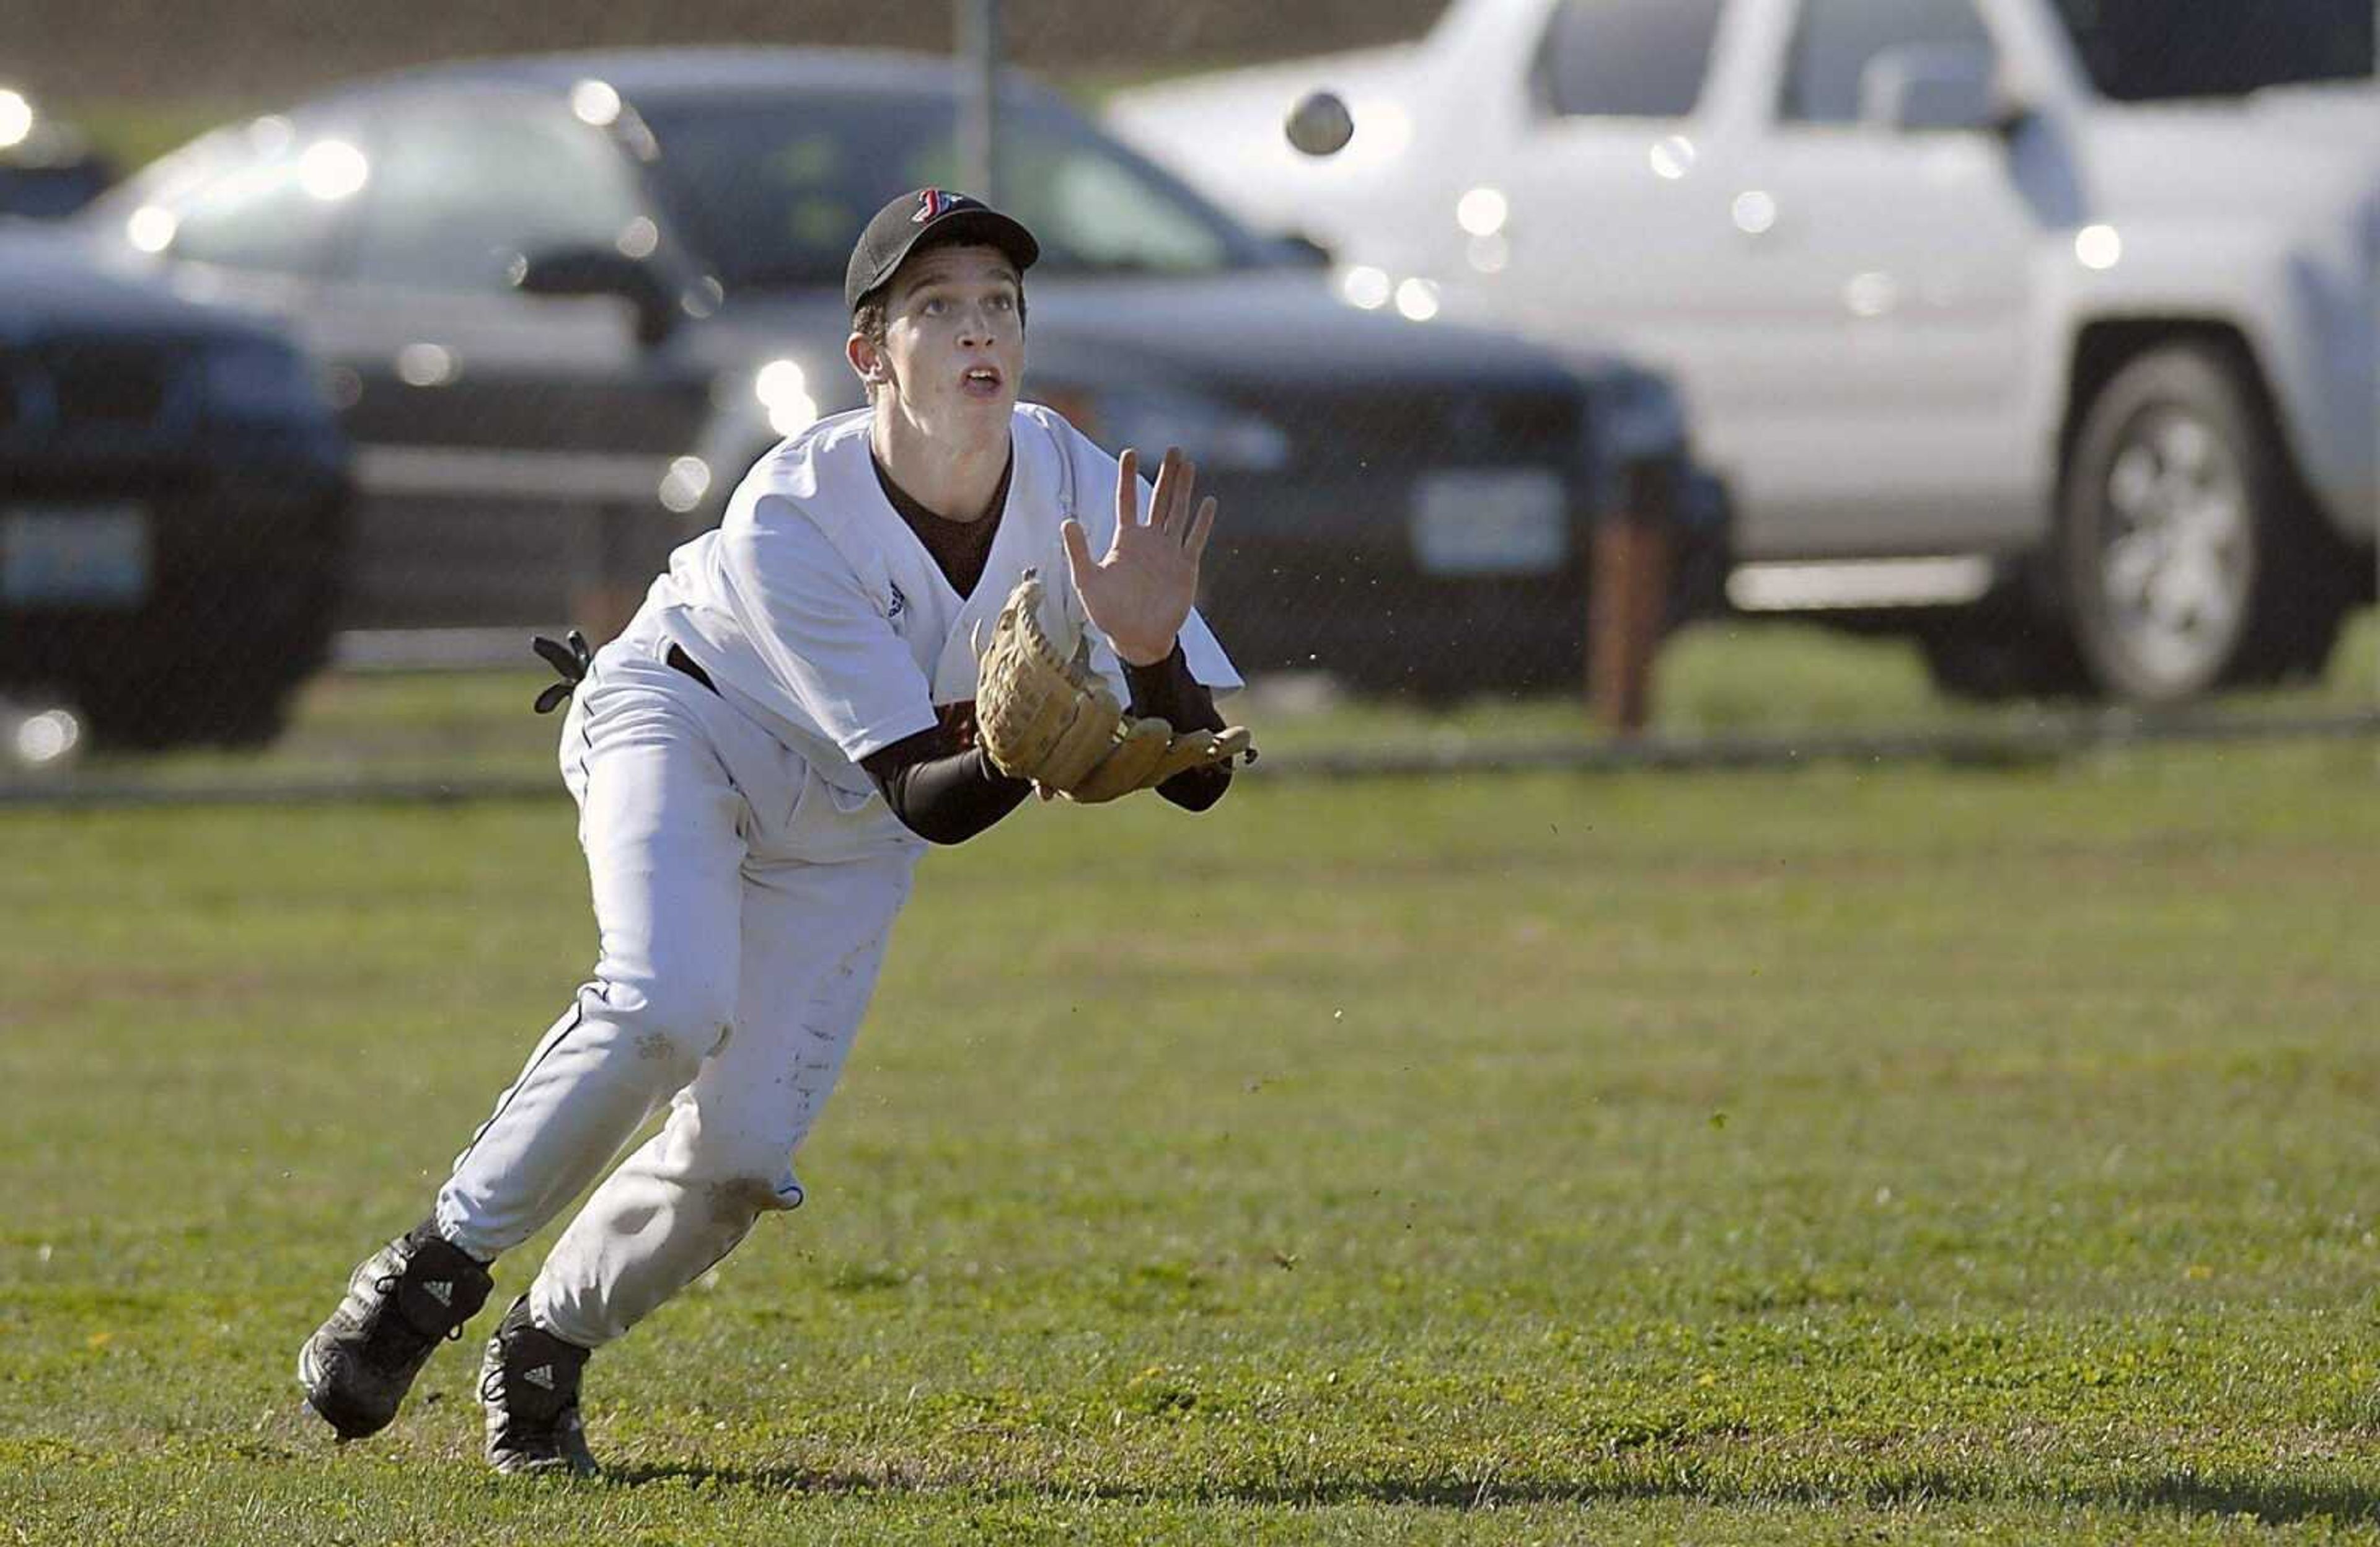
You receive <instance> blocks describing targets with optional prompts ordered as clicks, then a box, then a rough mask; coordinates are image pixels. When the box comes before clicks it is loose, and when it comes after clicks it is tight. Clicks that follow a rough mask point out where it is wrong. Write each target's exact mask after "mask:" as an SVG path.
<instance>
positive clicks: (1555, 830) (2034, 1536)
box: [0, 742, 2380, 1544]
mask: <svg viewBox="0 0 2380 1547" xmlns="http://www.w3.org/2000/svg"><path fill="white" fill-rule="evenodd" d="M2375 785H2380V767H2375V762H2374V749H2373V748H2372V747H2371V745H2370V744H2369V743H2368V742H2367V743H2361V744H2358V743H2344V744H2338V743H2335V744H2327V745H2275V746H2269V747H2259V748H2253V749H2239V748H2233V749H2218V750H2166V751H2159V752H2155V753H2150V752H2132V753H2124V754H2119V755H2114V756H2104V757H2094V758H2088V759H2082V760H2076V761H2068V762H2065V763H2062V764H2058V765H2056V766H2053V767H2048V768H2040V769H2034V770H2030V771H2015V772H2012V771H2007V770H2002V771H1998V772H1992V771H1982V770H1952V769H1941V768H1930V767H1911V768H1900V769H1880V770H1860V769H1856V768H1850V767H1836V768H1817V769H1812V770H1808V771H1804V772H1802V773H1798V774H1761V775H1751V774H1706V775H1694V776H1670V777H1660V778H1657V777H1651V776H1628V777H1612V778H1598V779H1584V778H1573V777H1561V776H1552V775H1536V776H1528V777H1510V778H1493V779H1490V778H1474V779H1457V780H1443V781H1438V782H1383V783H1357V784H1344V785H1323V784H1303V783H1288V782H1275V783H1271V784H1267V783H1266V782H1265V781H1263V780H1261V779H1257V780H1253V781H1250V782H1249V783H1248V784H1247V786H1246V787H1245V788H1244V789H1243V790H1241V791H1239V792H1237V793H1235V794H1234V796H1233V799H1232V800H1231V801H1229V802H1227V803H1226V805H1225V806H1224V807H1223V808H1222V809H1220V810H1218V811H1216V812H1215V813H1213V814H1212V815H1210V816H1208V817H1206V818H1201V819H1195V820H1194V819H1188V818H1184V817H1182V816H1180V815H1179V814H1178V813H1174V812H1172V811H1170V810H1166V809H1163V808H1160V807H1154V806H1153V805H1152V806H1150V807H1147V808H1142V809H1134V808H1131V807H1126V808H1121V809H1111V810H1101V811H1093V812H1083V811H1070V810H1031V811H1028V812H1026V813H1025V814H1024V816H1023V817H1022V818H1021V819H1020V820H1018V821H1016V822H1012V823H1011V824H1009V825H1008V826H1006V827H1003V828H1002V830H1000V831H999V832H996V833H994V834H991V835H990V836H989V837H987V838H985V839H983V840H981V841H979V842H978V843H977V844H976V845H973V846H970V847H967V848H965V849H961V850H958V851H955V852H951V853H946V854H940V855H936V856H934V857H932V858H930V859H929V860H928V862H927V864H928V871H927V873H926V875H925V877H924V879H923V882H922V883H921V886H920V891H919V897H918V900H917V903H916V904H915V906H914V907H913V908H912V910H911V912H910V914H909V916H908V917H907V918H906V919H905V921H904V924H903V927H902V932H901V934H900V936H899V937H898V940H897V942H896V945H895V949H894V955H893V960H892V968H891V969H890V972H889V974H888V981H887V982H886V983H885V986H884V989H883V992H882V993H881V994H880V997H879V1000H878V1003H877V1006H876V1009H875V1012H874V1013H873V1015H872V1017H871V1020H870V1022H869V1028H868V1032H867V1033H866V1035H865V1036H864V1037H863V1039H862V1041H861V1044H860V1048H859V1051H858V1053H857V1054H856V1056H855V1059H854V1062H853V1066H852V1069H851V1073H850V1075H849V1076H848V1078H846V1080H845V1082H844V1089H843V1090H841V1092H839V1094H838V1096H837V1098H836V1102H835V1104H834V1105H833V1106H832V1108H831V1109H830V1111H829V1114H828V1116H827V1118H826V1120H825V1122H824V1123H823V1124H822V1126H821V1127H820V1131H819V1133H818V1134H817V1136H816V1137H815V1139H813V1141H812V1143H811V1145H810V1147H809V1148H808V1150H807V1151H806V1152H805V1154H804V1157H803V1163H802V1171H803V1175H804V1178H805V1180H806V1181H807V1182H808V1183H809V1184H810V1185H811V1187H812V1200H811V1202H810V1203H809V1204H808V1205H807V1206H806V1207H805V1208H804V1209H803V1210H801V1211H800V1212H797V1213H795V1214H794V1215H791V1216H788V1217H785V1218H783V1219H777V1220H771V1221H769V1222H767V1223H766V1224H764V1225H763V1226H762V1228H761V1229H760V1231H759V1233H758V1234H757V1235H756V1236H755V1238H754V1239H753V1241H752V1242H751V1243H749V1244H748V1245H747V1247H746V1248H745V1249H743V1250H742V1251H741V1252H739V1253H738V1254H737V1255H736V1256H735V1257H734V1258H733V1259H731V1260H730V1261H728V1262H727V1263H726V1264H725V1265H724V1266H723V1267H722V1268H721V1269H720V1270H719V1271H718V1272H717V1273H715V1274H714V1275H713V1277H712V1278H711V1279H710V1280H708V1281H706V1282H705V1283H704V1284H703V1285H701V1286H700V1287H699V1288H698V1290H696V1291H694V1292H692V1293H690V1294H688V1295H687V1296H686V1297H684V1298H683V1299H682V1300H681V1301H679V1302H678V1303H676V1304H674V1305H673V1306H672V1307H670V1308H668V1309H665V1310H664V1311H663V1312H662V1313H661V1314H660V1315H659V1316H657V1317H656V1318H655V1319H654V1321H653V1322H650V1324H649V1325H648V1326H646V1327H644V1328H642V1329H640V1330H639V1331H638V1333H637V1334H636V1335H634V1336H633V1337H631V1338H630V1339H628V1340H627V1341H625V1342H624V1343H622V1344H621V1345H619V1346H616V1347H614V1348H613V1349H609V1350H606V1351H605V1352H604V1353H602V1354H601V1355H600V1356H599V1358H598V1359H597V1360H596V1362H595V1364H594V1365H593V1366H592V1368H591V1370H590V1374H589V1419H590V1423H591V1427H592V1431H593V1435H594V1439H595V1443H596V1444H597V1447H598V1450H599V1453H600V1454H601V1455H603V1456H605V1458H606V1459H607V1461H608V1462H610V1463H611V1464H612V1466H613V1468H614V1471H613V1476H612V1477H611V1478H610V1479H608V1480H604V1481H602V1482H600V1483H596V1484H591V1485H579V1484H569V1483H561V1484H549V1485H531V1486H528V1487H517V1486H515V1487H506V1486H500V1485H498V1484H497V1483H495V1482H494V1481H493V1480H490V1479H489V1478H487V1477H486V1476H484V1475H483V1473H482V1470H481V1468H480V1463H479V1461H478V1458H477V1450H476V1446H477V1440H478V1436H477V1431H476V1419H477V1414H476V1410H475V1408H474V1407H472V1405H471V1403H470V1401H469V1400H468V1392H469V1385H470V1370H471V1367H472V1361H473V1360H474V1358H475V1357H476V1348H477V1339H476V1338H473V1339H470V1340H467V1341H466V1342H465V1343H463V1344H461V1345H458V1346H456V1347H455V1348H454V1349H451V1350H448V1351H445V1352H443V1353H442V1354H441V1355H440V1356H439V1357H438V1358H436V1359H435V1360H433V1362H432V1364H431V1369H430V1370H429V1372H428V1374H427V1376H426V1377H425V1379H424V1381H423V1383H422V1385H421V1386H420V1388H419V1390H418V1392H417V1395H416V1398H415V1401H414V1402H413V1404H412V1405H411V1406H410V1407H408V1409H407V1414H406V1415H405V1417H404V1418H402V1419H400V1420H399V1422H398V1423H397V1424H396V1426H395V1428H394V1429H392V1430H391V1431H389V1432H388V1433H387V1434H385V1435H383V1436H382V1437H380V1438H378V1439H376V1440H374V1441H371V1442H369V1443H364V1444H361V1445H358V1446H355V1447H351V1448H349V1449H347V1450H346V1451H344V1452H343V1451H339V1450H336V1449H334V1447H333V1446H332V1445H331V1444H330V1443H328V1442H327V1440H326V1439H325V1437H324V1432H323V1431H320V1430H319V1428H318V1426H316V1425H315V1424H314V1423H313V1422H312V1421H311V1420H310V1419H305V1418H303V1417H302V1416H301V1413H300V1410H299V1408H298V1406H297V1400H296V1392H295V1388H294V1386H293V1384H292V1383H291V1381H290V1376H289V1366H290V1362H291V1358H292V1355H293V1353H294V1350H295V1348H296V1346H297V1342H298V1340H299V1339H300V1338H301V1337H302V1336H303V1335H304V1334H305V1333H306V1332H307V1331H308V1330H309V1329H310V1326H311V1325H312V1323H313V1322H315V1321H316V1320H318V1319H319V1318H320V1316H321V1315H322V1312H323V1311H324V1310H325V1309H327V1307H328V1305H329V1303H330V1301H331V1299H332V1297H334V1292H335V1290H336V1288H337V1287H338V1285H339V1284H340V1282H341V1280H342V1278H343V1275H344V1274H345V1273H346V1270H347V1268H348V1267H349V1266H350V1264H351V1263H352V1261H354V1260H355V1259H356V1258H357V1257H358V1256H359V1255H360V1254H361V1253H362V1252H363V1251H365V1250H366V1249H369V1248H370V1246H371V1245H373V1244H374V1242H375V1240H376V1238H378V1237H380V1236H385V1235H387V1234H390V1233H393V1232H394V1231H395V1230H397V1229H399V1228H402V1227H403V1226H404V1225H406V1224H408V1223H410V1222H411V1220H412V1219H414V1218H415V1217H417V1216H418V1215H419V1212H421V1210H422V1209H423V1207H424V1206H425V1203H426V1200H427V1199H428V1197H429V1194H430V1192H431V1188H432V1187H433V1186H434V1183H435V1180H436V1178H437V1177H438V1176H439V1175H443V1168H444V1166H445V1163H446V1162H447V1161H448V1159H449V1158H450V1157H451V1155H452V1154H453V1152H454V1151H455V1149H456V1148H458V1147H459V1145H460V1143H461V1142H462V1140H463V1139H465V1138H466V1137H467V1136H468V1131H469V1129H470V1127H471V1126H472V1125H473V1124H475V1123H476V1122H477V1121H478V1119H479V1118H480V1116H481V1115H483V1114H484V1112H485V1110H486V1107H487V1105H488V1103H489V1102H490V1101H491V1100H492V1097H493V1095H494V1093H495V1091H496V1090H498V1089H499V1088H500V1086H501V1085H502V1084H503V1083H504V1080H505V1079H506V1078H508V1077H509V1075H510V1073H511V1072H512V1070H513V1069H514V1068H515V1066H516V1064H517V1061H518V1059H519V1057H520V1056H521V1054H523V1053H524V1051H525V1050H526V1048H527V1046H528V1042H529V1041H530V1040H531V1039H532V1038H533V1037H534V1035H535V1034H536V1033H537V1032H538V1031H539V1030H540V1029H541V1028H542V1027H543V1026H544V1025H545V1024H546V1022H547V1020H548V1019H549V1018H550V1017H551V1015H552V1013H553V1009H554V1007H555V1006H556V1005H558V1004H559V1003H560V1002H561V1001H562V1000H563V999H564V997H565V995H566V994H567V993H568V992H569V990H570V987H571V985H572V984H573V983H574V982H575V981H577V977H578V976H579V975H580V974H581V973H582V972H583V970H584V968H585V964H586V961H587V959H588V957H589V953H590V949H591V938H590V937H591V930H590V928H589V920H588V918H587V914H586V911H585V905H584V901H583V879H582V876H581V874H580V872H579V871H578V868H577V855H576V851H575V848H574V847H573V842H572V834H571V822H570V819H569V813H568V809H567V807H566V805H565V804H564V803H563V802H562V801H561V800H560V799H559V798H548V799H542V800H523V801H516V802H492V803H484V804H477V805H466V806H461V807H451V808H443V809H441V808H410V809H405V808H386V807H353V808H347V807H327V808H309V809H297V810H289V809H279V810H276V809H273V808H270V807H255V808H231V809H224V810H207V811H197V812H194V811H187V810H186V811H172V810H150V811H115V812H82V813H77V812H67V811H17V812H8V813H0V918H5V919H6V920H7V923H6V929H5V931H0V1088H5V1090H6V1091H7V1092H8V1095H7V1098H6V1100H7V1110H8V1112H9V1114H10V1120H9V1121H8V1122H7V1123H6V1125H5V1129H4V1130H0V1176H5V1177H6V1182H7V1185H8V1204H9V1207H8V1209H7V1212H6V1218H5V1220H0V1541H7V1540H12V1539H13V1540H18V1541H38V1542H59V1543H67V1542H75V1543H80V1542H91V1541H121V1542H140V1543H210V1544H213V1543H243V1542H268V1541H269V1542H304V1543H322V1542H348V1543H366V1542H398V1541H405V1542H419V1543H431V1542H461V1541H474V1542H478V1541H506V1542H554V1541H585V1542H605V1543H664V1542H667V1543H686V1544H695V1543H711V1542H756V1543H757V1542H780V1541H801V1540H842V1541H919V1540H937V1539H939V1540H952V1541H981V1540H992V1541H1009V1540H1014V1541H1042V1540H1047V1541H1072V1540H1108V1541H1150V1540H1170V1541H1201V1542H1204V1541H1250V1540H1281V1541H1288V1540H1298V1541H1308V1540H1311V1541H1382V1540H1402V1541H1453V1540H1463V1541H1655V1540H1677V1541H1704V1542H1733V1541H1779V1540H1784V1541H1829V1542H1834V1541H1937V1540H1977V1541H2008V1542H2030V1541H2043V1540H2048V1539H2053V1538H2054V1539H2060V1540H2099V1541H2199V1540H2238V1539H2253V1538H2263V1537H2265V1536H2274V1537H2292V1538H2294V1537H2301V1536H2302V1537H2306V1538H2315V1537H2328V1536H2331V1535H2335V1534H2350V1535H2354V1536H2358V1537H2361V1538H2364V1539H2368V1540H2380V1297H2375V1294H2374V1289H2375V1285H2380V1205H2375V1202H2374V1197H2375V1193H2374V1182H2375V1179H2380V1122H2375V1121H2374V1118H2375V1106H2376V1105H2380V1044H2375V1041H2374V1038H2373V1035H2372V1031H2373V1027H2374V1004H2375V1003H2380V952H2375V951H2374V949H2373V946H2372V934H2373V920H2374V903H2375V902H2380V800H2375V798H2374V797H2375V793H2380V790H2375ZM536 1256H537V1253H536V1250H535V1249H528V1250H524V1251H523V1252H521V1253H519V1254H516V1257H515V1258H511V1259H507V1260H506V1261H504V1263H503V1264H501V1265H500V1268H499V1284H498V1289H499V1294H500V1296H506V1297H508V1296H509V1294H510V1293H511V1292H513V1290H514V1289H516V1287H517V1286H518V1285H521V1284H523V1283H525V1282H526V1279H527V1277H528V1274H529V1273H530V1272H531V1271H532V1270H533V1268H534V1263H535V1259H536ZM475 1331H478V1332H479V1333H480V1334H484V1331H485V1322H483V1323H482V1324H481V1325H480V1327H479V1328H477V1329H475ZM12 1533H13V1536H12Z"/></svg>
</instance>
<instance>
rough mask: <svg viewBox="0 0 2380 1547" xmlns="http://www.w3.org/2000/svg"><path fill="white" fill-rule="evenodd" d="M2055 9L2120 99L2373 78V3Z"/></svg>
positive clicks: (2282, 1)
mask: <svg viewBox="0 0 2380 1547" xmlns="http://www.w3.org/2000/svg"><path fill="white" fill-rule="evenodd" d="M2058 14H2059V15H2060V16H2061V17H2063V18H2064V19H2065V22H2066V27H2067V30H2069V31H2070V32H2071V33H2072V34H2073V36H2074V43H2075V47H2076V49H2077V51H2078V52H2080V53H2081V55H2083V67H2084V68H2085V69H2087V70H2089V71H2090V72H2091V79H2092V82H2093V83H2094V84H2095V85H2096V86H2097V87H2098V89H2099V91H2101V93H2102V94H2104V95H2106V96H2108V97H2111V98H2113V99H2115V100H2116V101H2118V102H2154V101H2157V100H2160V99H2165V98H2172V97H2236V96H2244V95H2246V94H2247V93H2248V92H2250V91H2261V90H2263V89H2264V88H2265V87H2267V86H2287V85H2294V84H2301V83H2304V82H2310V81H2323V80H2369V79H2372V75H2373V3H2372V0H2256V3H2255V4H2253V5H2242V4H2236V3H2233V4H2209V5H2191V6H2184V5H2176V4H2175V3H2174V0H2058Z"/></svg>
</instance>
